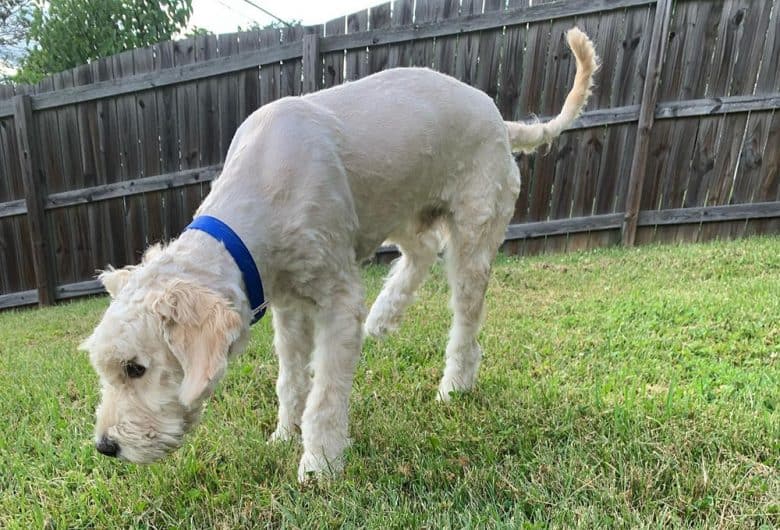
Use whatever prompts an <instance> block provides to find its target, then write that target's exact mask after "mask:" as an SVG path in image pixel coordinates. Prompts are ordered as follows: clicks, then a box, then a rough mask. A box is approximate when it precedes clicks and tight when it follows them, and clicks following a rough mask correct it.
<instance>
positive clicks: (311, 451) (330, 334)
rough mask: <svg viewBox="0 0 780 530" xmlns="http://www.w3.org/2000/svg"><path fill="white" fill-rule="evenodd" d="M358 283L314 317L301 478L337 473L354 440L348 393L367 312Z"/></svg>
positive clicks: (299, 475)
mask: <svg viewBox="0 0 780 530" xmlns="http://www.w3.org/2000/svg"><path fill="white" fill-rule="evenodd" d="M358 281H359V278H358ZM356 285H359V283H356V284H353V285H351V286H349V287H347V288H345V291H346V292H342V294H336V295H334V296H333V298H332V299H331V300H330V303H329V304H328V306H327V307H322V308H321V309H320V310H319V311H318V313H317V316H316V319H315V335H314V338H315V341H314V342H315V344H314V353H313V356H312V369H313V371H314V378H313V381H312V387H311V390H310V392H309V397H308V399H307V400H306V408H305V410H304V412H303V421H302V424H301V430H302V435H303V450H304V451H303V456H302V457H301V462H300V465H299V467H298V479H299V480H300V481H301V482H303V481H305V480H307V479H308V477H309V475H311V474H313V475H315V476H333V475H334V474H336V473H338V472H340V471H341V469H342V468H343V452H344V449H345V448H346V447H347V445H349V436H348V425H347V422H348V419H347V412H348V409H349V394H350V392H351V390H352V379H353V376H354V372H355V365H356V364H357V361H358V359H359V357H360V348H361V324H362V321H363V314H364V308H363V296H362V290H361V289H360V288H359V287H356Z"/></svg>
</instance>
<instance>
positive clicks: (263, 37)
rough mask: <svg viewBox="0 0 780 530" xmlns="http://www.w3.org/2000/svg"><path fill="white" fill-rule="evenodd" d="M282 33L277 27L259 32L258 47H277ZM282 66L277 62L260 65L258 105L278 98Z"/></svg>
mask: <svg viewBox="0 0 780 530" xmlns="http://www.w3.org/2000/svg"><path fill="white" fill-rule="evenodd" d="M281 39H282V35H281V32H280V31H279V30H278V29H274V28H269V29H264V30H262V31H261V32H260V48H261V49H266V48H277V47H279V43H280V42H281ZM281 72H282V67H281V65H280V64H279V63H274V64H264V65H262V66H260V105H261V106H262V105H265V104H266V103H270V102H271V101H275V100H277V99H279V97H280V96H279V94H280V88H279V83H280V82H281V79H282V74H281Z"/></svg>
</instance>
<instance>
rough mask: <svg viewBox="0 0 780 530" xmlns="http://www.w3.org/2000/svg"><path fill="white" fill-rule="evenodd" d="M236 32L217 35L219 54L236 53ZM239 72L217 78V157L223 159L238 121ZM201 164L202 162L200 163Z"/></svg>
mask: <svg viewBox="0 0 780 530" xmlns="http://www.w3.org/2000/svg"><path fill="white" fill-rule="evenodd" d="M238 38H239V34H238V33H226V34H223V35H220V36H219V46H218V51H219V56H220V57H231V56H233V55H237V54H238V52H239V49H238ZM241 81H242V79H241V76H240V75H239V74H232V75H224V76H222V77H220V78H219V80H218V87H217V101H218V109H219V159H218V160H217V161H222V160H225V156H226V155H227V152H228V148H229V147H230V142H231V141H232V140H233V135H234V134H235V133H236V129H237V128H238V125H239V123H240V121H239V108H238V107H239V87H240V85H241ZM201 165H202V164H201Z"/></svg>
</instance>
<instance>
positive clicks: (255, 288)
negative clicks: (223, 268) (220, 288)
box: [184, 215, 266, 325]
mask: <svg viewBox="0 0 780 530" xmlns="http://www.w3.org/2000/svg"><path fill="white" fill-rule="evenodd" d="M184 230H202V231H203V232H206V233H207V234H209V235H210V236H212V237H213V238H214V239H216V240H217V241H220V242H222V243H223V244H224V245H225V248H226V249H227V251H228V252H230V255H231V256H233V260H234V261H235V262H236V265H238V268H239V269H240V270H241V275H242V276H243V277H244V285H246V290H247V295H248V296H249V306H250V308H251V309H252V322H250V325H252V324H254V323H255V322H257V321H258V320H260V319H261V318H263V315H264V314H265V306H266V303H265V296H264V295H263V282H262V280H261V279H260V272H259V271H258V270H257V265H255V260H254V259H252V254H250V253H249V249H248V248H246V245H244V242H243V241H241V238H240V237H238V235H236V233H235V232H233V230H231V228H230V227H229V226H228V225H226V224H225V223H223V222H222V221H220V220H219V219H217V218H216V217H211V216H210V215H200V216H198V217H196V218H195V219H193V220H192V222H191V223H190V224H189V225H187V227H186V228H185V229H184Z"/></svg>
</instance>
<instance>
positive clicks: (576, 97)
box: [505, 28, 598, 153]
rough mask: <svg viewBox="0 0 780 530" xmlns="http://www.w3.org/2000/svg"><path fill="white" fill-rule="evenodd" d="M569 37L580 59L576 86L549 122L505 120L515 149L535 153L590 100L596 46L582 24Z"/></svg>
mask: <svg viewBox="0 0 780 530" xmlns="http://www.w3.org/2000/svg"><path fill="white" fill-rule="evenodd" d="M566 41H567V42H568V43H569V48H571V51H572V52H574V57H575V59H576V60H577V74H576V76H575V77H574V86H573V87H572V89H571V91H570V92H569V95H568V96H566V102H565V103H564V104H563V109H562V110H561V113H560V114H558V115H557V116H556V117H555V118H553V119H552V120H550V121H548V122H547V123H529V124H526V123H520V122H512V121H508V122H505V123H506V128H507V130H508V132H509V143H510V145H511V146H512V151H513V152H518V151H522V152H523V153H532V152H533V151H534V150H535V149H536V148H537V147H539V146H540V145H543V144H549V143H550V142H552V141H553V140H554V139H555V138H556V137H558V136H559V135H560V134H561V133H562V132H563V131H564V130H565V129H566V128H568V127H569V126H570V125H571V124H572V122H574V120H576V119H577V117H578V116H579V115H580V111H582V109H583V107H585V105H586V104H587V103H588V97H590V91H591V87H592V86H593V74H594V73H595V72H596V70H598V57H597V56H596V50H595V49H594V48H593V43H592V42H591V41H590V39H589V38H588V36H587V35H585V33H583V32H582V31H580V29H579V28H572V29H570V30H569V31H568V32H567V33H566Z"/></svg>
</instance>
